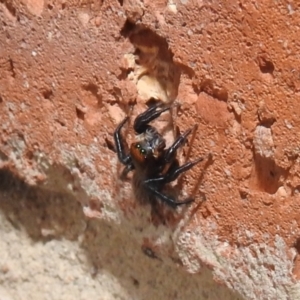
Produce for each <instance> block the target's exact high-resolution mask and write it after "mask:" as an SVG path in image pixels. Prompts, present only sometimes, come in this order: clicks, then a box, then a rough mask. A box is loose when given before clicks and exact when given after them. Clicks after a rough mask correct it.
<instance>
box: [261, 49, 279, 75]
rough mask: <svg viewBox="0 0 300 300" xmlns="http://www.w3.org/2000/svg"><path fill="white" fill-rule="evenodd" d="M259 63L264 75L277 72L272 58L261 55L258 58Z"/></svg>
mask: <svg viewBox="0 0 300 300" xmlns="http://www.w3.org/2000/svg"><path fill="white" fill-rule="evenodd" d="M257 62H258V66H259V69H260V71H261V72H262V73H263V74H266V73H268V74H273V72H274V70H275V66H274V64H273V62H272V61H271V59H270V58H268V56H267V55H266V54H260V55H258V57H257Z"/></svg>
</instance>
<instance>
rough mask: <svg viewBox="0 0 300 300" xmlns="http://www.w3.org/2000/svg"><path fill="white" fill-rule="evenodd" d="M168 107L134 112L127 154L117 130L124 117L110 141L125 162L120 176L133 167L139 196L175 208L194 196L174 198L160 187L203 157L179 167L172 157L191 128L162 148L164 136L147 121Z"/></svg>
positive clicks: (164, 143) (122, 161)
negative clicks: (132, 137)
mask: <svg viewBox="0 0 300 300" xmlns="http://www.w3.org/2000/svg"><path fill="white" fill-rule="evenodd" d="M170 108H171V107H170V106H167V107H163V106H162V105H160V104H156V105H153V106H151V107H149V108H148V109H147V110H146V111H145V112H143V113H142V114H140V115H138V116H137V117H136V119H135V121H134V124H133V128H134V130H135V131H136V133H137V134H138V135H137V140H138V141H137V142H136V143H133V144H131V147H130V151H129V153H127V152H126V150H125V149H126V148H128V146H125V141H124V140H123V137H122V135H121V129H122V128H123V126H124V124H125V123H126V122H127V121H128V119H129V117H126V118H125V119H124V120H123V121H122V122H121V123H120V124H119V126H118V127H117V128H116V130H115V132H114V140H115V144H116V149H117V154H118V158H119V160H120V162H121V163H122V164H124V165H125V168H124V170H123V172H122V174H121V178H123V179H124V178H125V177H126V175H127V174H128V172H130V171H132V170H134V171H135V172H134V175H133V188H134V189H135V192H136V195H137V197H139V198H142V199H143V198H150V199H157V198H158V199H160V200H162V201H163V202H165V203H166V204H168V205H170V206H172V207H176V206H178V205H182V204H187V203H190V202H192V201H193V200H194V199H190V198H188V199H185V200H183V201H177V200H175V199H174V198H172V197H170V196H167V195H165V194H163V193H162V190H163V188H164V186H165V185H166V184H167V183H170V182H172V181H174V180H176V179H177V178H178V176H179V175H180V174H182V173H183V172H186V171H187V170H189V169H191V168H192V167H193V166H195V165H196V164H197V163H199V162H200V161H202V160H203V158H198V159H196V160H194V161H192V162H188V163H185V164H184V165H182V166H180V165H179V162H178V160H177V158H176V152H177V149H178V148H179V147H181V146H183V145H184V144H185V142H186V140H187V137H188V135H189V134H190V133H191V132H192V130H193V129H192V128H191V129H188V130H187V131H186V132H184V133H183V134H181V135H180V136H179V137H177V139H176V140H175V141H174V143H173V145H172V146H171V147H170V148H168V149H166V142H165V139H164V138H163V137H162V135H161V134H159V133H158V131H157V130H156V129H155V128H154V127H152V126H150V125H149V123H150V122H151V121H153V120H154V119H156V118H157V117H159V116H160V115H161V114H162V113H163V112H165V111H167V110H169V109H170Z"/></svg>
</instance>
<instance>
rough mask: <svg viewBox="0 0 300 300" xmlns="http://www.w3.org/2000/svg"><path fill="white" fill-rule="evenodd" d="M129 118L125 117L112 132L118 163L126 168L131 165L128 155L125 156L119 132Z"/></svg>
mask: <svg viewBox="0 0 300 300" xmlns="http://www.w3.org/2000/svg"><path fill="white" fill-rule="evenodd" d="M128 119H129V117H126V118H125V119H124V120H123V121H122V122H121V123H120V124H119V126H118V127H117V129H116V130H115V132H114V140H115V144H116V148H117V154H118V158H119V161H120V162H121V163H122V164H123V165H125V166H127V165H132V161H131V156H130V154H127V153H126V151H125V147H124V141H123V138H122V135H121V130H122V128H123V126H124V124H125V123H126V122H127V121H128Z"/></svg>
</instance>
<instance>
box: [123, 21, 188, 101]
mask: <svg viewBox="0 0 300 300" xmlns="http://www.w3.org/2000/svg"><path fill="white" fill-rule="evenodd" d="M120 33H121V35H122V36H123V37H125V38H128V39H129V41H130V42H131V43H132V45H133V46H134V50H131V52H130V53H127V54H126V55H124V58H125V60H127V65H128V67H127V68H126V69H129V68H130V70H129V71H130V73H131V72H132V73H134V74H135V75H137V77H138V81H137V84H136V85H137V90H138V94H139V95H140V97H141V99H143V101H145V102H146V101H147V100H148V99H150V98H151V97H154V98H156V99H160V100H161V101H162V102H164V103H170V102H173V101H174V100H175V99H176V97H177V94H178V86H179V82H180V76H181V73H182V72H184V70H183V66H182V65H178V64H176V63H175V62H174V61H173V53H172V51H171V50H170V47H169V45H168V42H167V40H166V38H164V37H161V36H160V35H158V34H157V33H156V32H155V31H153V30H151V29H149V28H147V27H145V26H143V25H140V24H134V23H132V22H131V21H129V20H126V22H125V23H124V26H123V28H122V30H121V32H120ZM124 65H125V66H126V64H124ZM140 66H141V67H142V70H143V71H142V72H141V67H140ZM123 68H124V67H123ZM185 69H186V71H187V73H189V74H192V72H191V70H190V69H188V70H187V68H185Z"/></svg>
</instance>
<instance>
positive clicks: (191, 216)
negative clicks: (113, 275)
mask: <svg viewBox="0 0 300 300" xmlns="http://www.w3.org/2000/svg"><path fill="white" fill-rule="evenodd" d="M244 2H245V3H240V2H238V1H216V0H213V1H192V0H190V1H183V0H181V1H171V0H170V1H156V0H155V1H143V2H142V1H141V2H139V1H134V0H124V1H103V2H101V1H96V0H95V1H92V0H90V1H89V0H87V1H75V0H74V1H67V2H63V1H43V0H36V1H32V0H23V1H1V2H0V22H1V26H0V43H1V45H0V46H1V47H0V74H1V77H0V115H1V125H0V143H1V144H0V167H1V168H2V169H7V170H9V171H10V172H12V173H13V174H15V175H16V176H18V177H19V178H21V179H22V180H24V181H25V182H26V183H27V184H28V185H38V186H39V187H41V188H43V189H45V190H47V191H56V192H60V193H65V194H68V195H71V196H72V197H74V199H77V200H78V201H80V203H81V204H82V205H83V211H84V213H85V215H86V216H87V217H91V218H93V217H97V218H100V219H102V220H104V221H105V222H109V223H110V224H114V226H119V227H120V230H122V233H123V234H129V235H131V236H133V237H134V241H135V242H136V244H137V247H142V249H144V251H145V252H147V253H148V254H149V253H150V254H151V255H154V256H155V257H156V256H157V257H159V258H161V259H164V260H170V261H171V263H173V264H175V263H177V264H179V265H181V267H182V268H183V269H185V270H187V271H188V272H190V273H200V272H203V270H206V268H209V269H210V270H211V271H212V274H213V276H214V279H215V280H216V281H217V282H219V283H221V284H225V285H226V286H228V287H229V288H232V289H234V290H235V291H237V292H239V293H240V294H241V295H242V296H243V297H244V298H245V299H268V300H270V299H299V297H300V296H299V294H300V288H299V283H298V281H297V280H298V279H299V277H300V260H299V253H298V252H299V251H300V242H299V237H300V230H299V220H300V218H299V215H300V206H299V199H300V198H299V197H300V196H299V192H300V177H299V170H300V164H299V149H300V148H299V141H300V134H299V132H300V120H299V115H300V105H299V99H300V98H299V92H300V69H299V52H300V44H299V37H298V35H299V20H300V7H299V4H297V2H296V1H290V2H289V3H287V2H285V1H277V2H276V3H275V2H274V1H262V2H261V3H258V2H257V3H254V2H250V1H247V2H246V1H244ZM150 98H155V99H160V100H161V101H163V102H165V103H173V102H176V103H179V104H180V106H178V107H176V109H174V110H172V112H171V114H165V115H163V116H162V117H161V118H160V121H159V122H157V126H158V128H160V129H165V130H164V131H165V135H166V139H167V142H168V143H170V142H171V141H172V139H173V138H174V136H173V135H174V134H173V131H172V129H173V128H178V129H179V130H180V132H183V131H184V130H186V129H187V128H189V127H191V126H193V125H194V124H197V125H198V131H197V134H196V136H195V140H194V142H193V147H192V151H191V154H190V159H195V158H197V157H200V156H203V157H205V158H207V155H208V154H211V155H212V157H213V158H212V160H211V161H208V160H207V159H205V162H204V163H202V164H199V165H197V167H195V168H194V169H192V170H191V171H189V172H188V173H186V175H185V176H184V177H183V178H182V179H181V180H180V181H179V182H177V186H174V187H173V188H172V190H173V192H174V193H176V194H178V196H180V197H183V196H184V195H188V194H193V193H194V192H195V193H196V200H195V202H194V203H192V204H191V205H189V206H185V207H182V208H180V209H178V210H172V209H169V208H166V207H165V206H164V205H163V204H160V203H159V204H158V205H157V208H158V210H160V216H159V217H157V215H156V212H155V210H153V209H151V207H150V205H143V201H142V200H143V199H135V198H134V197H133V193H132V188H131V184H130V181H125V182H121V181H120V180H118V174H120V172H121V168H122V167H121V165H120V164H119V163H118V161H117V157H116V154H115V152H114V151H113V150H114V149H113V139H112V134H113V131H114V129H115V127H116V125H117V124H118V123H119V122H120V121H121V120H122V119H123V118H124V116H126V115H127V114H130V115H131V119H133V118H134V117H135V116H136V115H137V114H138V113H140V112H142V111H143V110H145V108H146V104H147V101H148V100H149V99H150ZM126 138H127V140H128V142H129V143H130V142H131V141H133V140H134V132H133V131H132V130H130V127H129V130H128V131H127V134H126ZM187 152H188V148H187V147H185V148H184V149H183V151H180V153H179V157H180V159H181V161H184V159H185V157H186V155H187ZM198 178H200V179H201V180H200V182H199V184H198V185H197V184H196V188H195V183H197V182H198V181H197V179H198ZM140 200H141V201H140ZM162 219H163V220H162ZM187 276H188V275H187Z"/></svg>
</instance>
